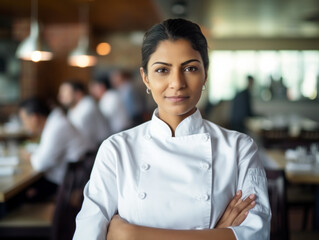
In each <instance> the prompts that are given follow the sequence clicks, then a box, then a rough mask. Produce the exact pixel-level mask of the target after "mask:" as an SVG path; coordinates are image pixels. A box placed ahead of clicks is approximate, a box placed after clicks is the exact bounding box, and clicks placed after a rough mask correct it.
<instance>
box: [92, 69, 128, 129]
mask: <svg viewBox="0 0 319 240" xmlns="http://www.w3.org/2000/svg"><path fill="white" fill-rule="evenodd" d="M90 94H91V95H92V96H93V97H94V98H95V99H96V100H97V101H98V104H99V108H100V110H101V112H102V114H103V115H104V117H105V118H106V119H107V121H108V123H109V124H110V128H111V132H112V133H113V134H114V133H118V132H120V131H123V130H125V129H127V128H129V127H130V126H131V124H132V123H131V121H130V118H129V115H128V112H127V111H126V109H125V106H124V103H123V102H122V99H121V96H120V95H119V93H118V92H117V91H116V90H114V89H113V88H112V85H111V82H110V79H109V77H108V76H107V75H104V76H101V77H98V78H95V79H94V80H93V81H92V83H91V85H90Z"/></svg>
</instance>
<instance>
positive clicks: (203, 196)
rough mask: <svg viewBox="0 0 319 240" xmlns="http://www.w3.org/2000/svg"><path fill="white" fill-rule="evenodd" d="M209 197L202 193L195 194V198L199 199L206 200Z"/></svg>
mask: <svg viewBox="0 0 319 240" xmlns="http://www.w3.org/2000/svg"><path fill="white" fill-rule="evenodd" d="M208 199H209V196H208V195H207V194H202V195H199V196H197V200H199V201H207V200H208Z"/></svg>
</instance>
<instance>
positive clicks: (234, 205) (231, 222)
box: [215, 190, 256, 228]
mask: <svg viewBox="0 0 319 240" xmlns="http://www.w3.org/2000/svg"><path fill="white" fill-rule="evenodd" d="M241 197H242V191H240V190H239V191H238V192H237V193H236V195H235V197H234V198H233V199H232V200H231V201H230V203H229V204H228V206H227V208H226V210H225V212H224V214H223V216H222V217H221V218H220V219H219V221H218V223H217V224H216V226H215V228H226V227H230V226H239V225H240V224H241V223H242V222H243V221H244V220H245V219H246V217H247V215H248V211H249V210H250V209H252V208H253V207H254V206H255V205H256V201H255V199H256V196H255V195H254V194H251V195H249V197H247V198H246V199H245V200H244V201H243V200H242V199H241Z"/></svg>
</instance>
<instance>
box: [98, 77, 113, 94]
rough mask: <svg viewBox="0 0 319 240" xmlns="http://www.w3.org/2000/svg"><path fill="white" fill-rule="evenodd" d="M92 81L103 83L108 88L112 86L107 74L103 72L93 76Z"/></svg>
mask: <svg viewBox="0 0 319 240" xmlns="http://www.w3.org/2000/svg"><path fill="white" fill-rule="evenodd" d="M94 82H96V83H99V84H101V85H103V86H104V87H105V88H106V89H108V90H109V89H112V88H113V86H112V84H111V80H110V77H109V75H108V74H103V75H102V76H99V77H97V78H95V79H94Z"/></svg>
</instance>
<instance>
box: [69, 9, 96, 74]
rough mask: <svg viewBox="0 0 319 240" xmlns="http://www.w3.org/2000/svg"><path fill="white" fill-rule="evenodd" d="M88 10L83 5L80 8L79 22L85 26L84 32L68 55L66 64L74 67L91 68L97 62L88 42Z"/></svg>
mask: <svg viewBox="0 0 319 240" xmlns="http://www.w3.org/2000/svg"><path fill="white" fill-rule="evenodd" d="M88 15H89V8H88V7H86V6H85V5H83V6H82V8H80V21H81V22H82V23H83V25H84V26H86V31H84V33H83V34H82V35H81V36H80V38H79V42H78V45H77V47H76V48H75V49H74V50H73V51H72V52H71V53H70V55H69V57H68V63H69V64H70V65H71V66H75V67H82V68H84V67H91V66H94V65H95V64H96V62H97V59H96V56H95V55H94V52H93V50H91V48H90V41H89V21H88Z"/></svg>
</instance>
